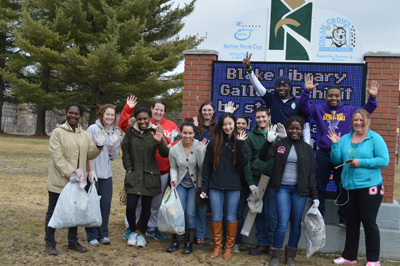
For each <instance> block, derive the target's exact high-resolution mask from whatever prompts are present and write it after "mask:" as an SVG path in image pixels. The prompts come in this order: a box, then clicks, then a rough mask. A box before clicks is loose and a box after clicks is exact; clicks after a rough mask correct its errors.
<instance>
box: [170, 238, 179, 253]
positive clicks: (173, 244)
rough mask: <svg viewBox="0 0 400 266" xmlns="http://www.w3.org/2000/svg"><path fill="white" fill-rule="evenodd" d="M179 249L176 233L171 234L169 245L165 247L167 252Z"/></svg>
mask: <svg viewBox="0 0 400 266" xmlns="http://www.w3.org/2000/svg"><path fill="white" fill-rule="evenodd" d="M178 249H179V240H178V235H177V234H172V242H171V245H169V247H168V248H167V252H168V253H172V252H175V251H177V250H178Z"/></svg>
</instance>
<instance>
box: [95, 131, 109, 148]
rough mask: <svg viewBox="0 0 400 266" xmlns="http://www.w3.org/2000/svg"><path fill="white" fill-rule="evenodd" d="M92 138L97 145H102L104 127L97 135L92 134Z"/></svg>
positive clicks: (104, 135)
mask: <svg viewBox="0 0 400 266" xmlns="http://www.w3.org/2000/svg"><path fill="white" fill-rule="evenodd" d="M94 140H95V141H96V145H97V146H99V147H101V146H104V142H105V141H106V132H105V131H104V129H102V130H101V131H100V133H99V134H98V135H97V137H96V136H94Z"/></svg>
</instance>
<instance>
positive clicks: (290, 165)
mask: <svg viewBox="0 0 400 266" xmlns="http://www.w3.org/2000/svg"><path fill="white" fill-rule="evenodd" d="M303 126H304V120H303V119H302V118H301V117H299V116H291V117H289V118H288V120H287V122H286V130H287V132H288V137H286V138H283V139H281V140H278V141H276V142H273V143H271V142H269V141H268V140H267V141H266V142H265V144H264V146H263V147H262V148H261V151H260V159H261V160H263V161H267V160H271V159H274V160H275V162H274V167H273V170H272V174H271V179H270V182H269V186H270V188H272V189H274V190H275V191H276V210H277V216H278V226H277V228H276V231H275V237H274V246H273V247H272V248H271V260H270V264H269V265H271V266H274V265H275V266H278V265H279V260H280V257H281V255H282V251H283V248H282V247H283V242H284V240H285V234H286V230H287V227H288V223H289V220H290V236H289V242H288V245H287V246H286V250H285V263H286V264H289V265H291V266H293V265H296V263H295V261H294V258H295V257H296V252H297V244H298V243H299V240H300V236H301V218H302V215H303V211H304V207H305V204H306V199H307V197H308V196H311V198H312V199H313V200H314V204H315V205H317V207H318V205H319V201H318V200H317V198H318V194H317V189H316V186H315V168H316V164H315V158H314V151H313V149H312V148H311V147H310V146H309V145H308V144H307V143H305V142H304V141H303V140H302V139H301V132H302V131H303Z"/></svg>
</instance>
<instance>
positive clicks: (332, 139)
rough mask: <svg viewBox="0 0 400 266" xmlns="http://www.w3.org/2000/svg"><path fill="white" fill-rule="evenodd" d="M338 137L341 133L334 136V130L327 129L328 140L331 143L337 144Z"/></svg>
mask: <svg viewBox="0 0 400 266" xmlns="http://www.w3.org/2000/svg"><path fill="white" fill-rule="evenodd" d="M340 135H341V133H340V132H339V135H338V134H336V132H335V130H334V129H329V131H328V138H329V139H330V140H331V141H332V143H336V142H339V141H340Z"/></svg>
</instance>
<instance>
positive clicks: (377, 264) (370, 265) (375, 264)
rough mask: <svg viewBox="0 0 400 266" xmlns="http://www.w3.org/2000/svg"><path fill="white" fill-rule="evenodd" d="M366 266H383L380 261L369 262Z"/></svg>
mask: <svg viewBox="0 0 400 266" xmlns="http://www.w3.org/2000/svg"><path fill="white" fill-rule="evenodd" d="M365 266H381V263H380V262H379V261H367V264H365Z"/></svg>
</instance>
